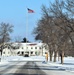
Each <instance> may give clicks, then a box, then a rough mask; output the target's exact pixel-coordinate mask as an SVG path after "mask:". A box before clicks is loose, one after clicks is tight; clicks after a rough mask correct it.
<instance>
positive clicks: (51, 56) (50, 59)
mask: <svg viewBox="0 0 74 75" xmlns="http://www.w3.org/2000/svg"><path fill="white" fill-rule="evenodd" d="M49 53H50V61H52V54H53V52H52V51H50V52H49Z"/></svg>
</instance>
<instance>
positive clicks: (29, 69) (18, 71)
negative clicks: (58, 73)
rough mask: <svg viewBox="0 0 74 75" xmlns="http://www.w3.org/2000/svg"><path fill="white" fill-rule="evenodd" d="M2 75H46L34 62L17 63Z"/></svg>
mask: <svg viewBox="0 0 74 75" xmlns="http://www.w3.org/2000/svg"><path fill="white" fill-rule="evenodd" d="M0 75H46V73H45V72H43V71H42V70H40V68H39V67H38V66H37V64H36V63H35V62H34V61H28V62H22V61H21V62H15V63H14V64H11V65H10V66H8V67H7V68H6V69H4V70H1V71H0Z"/></svg>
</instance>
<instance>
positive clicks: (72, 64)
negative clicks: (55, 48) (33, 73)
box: [0, 56, 74, 72]
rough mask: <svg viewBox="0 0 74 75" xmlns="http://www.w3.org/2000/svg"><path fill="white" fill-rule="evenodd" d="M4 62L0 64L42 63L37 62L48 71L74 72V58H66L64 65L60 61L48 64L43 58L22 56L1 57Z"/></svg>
mask: <svg viewBox="0 0 74 75" xmlns="http://www.w3.org/2000/svg"><path fill="white" fill-rule="evenodd" d="M0 58H1V59H2V60H1V62H0V66H4V65H7V64H9V63H11V61H41V62H36V64H38V65H39V66H41V65H42V66H44V68H45V69H46V70H60V71H68V72H74V58H73V57H65V58H64V64H63V65H62V64H60V61H58V60H57V62H55V63H54V62H50V61H48V62H46V60H45V57H42V56H31V57H22V56H10V57H0Z"/></svg>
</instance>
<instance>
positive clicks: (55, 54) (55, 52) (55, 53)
mask: <svg viewBox="0 0 74 75" xmlns="http://www.w3.org/2000/svg"><path fill="white" fill-rule="evenodd" d="M56 57H57V51H54V62H56Z"/></svg>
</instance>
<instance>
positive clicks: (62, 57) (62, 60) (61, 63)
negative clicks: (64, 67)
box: [61, 51, 64, 64]
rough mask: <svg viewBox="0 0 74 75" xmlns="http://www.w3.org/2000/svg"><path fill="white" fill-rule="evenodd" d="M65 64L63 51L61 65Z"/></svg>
mask: <svg viewBox="0 0 74 75" xmlns="http://www.w3.org/2000/svg"><path fill="white" fill-rule="evenodd" d="M63 63H64V51H62V53H61V64H63Z"/></svg>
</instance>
